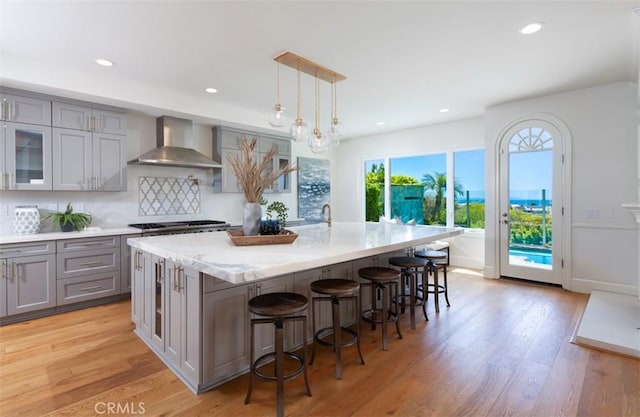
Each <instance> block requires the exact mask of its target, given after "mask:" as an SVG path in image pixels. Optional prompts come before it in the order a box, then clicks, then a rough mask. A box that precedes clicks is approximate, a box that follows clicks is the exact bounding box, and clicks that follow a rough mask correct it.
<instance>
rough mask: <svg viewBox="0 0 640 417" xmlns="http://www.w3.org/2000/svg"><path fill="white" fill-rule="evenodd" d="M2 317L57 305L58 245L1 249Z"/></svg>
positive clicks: (39, 244)
mask: <svg viewBox="0 0 640 417" xmlns="http://www.w3.org/2000/svg"><path fill="white" fill-rule="evenodd" d="M0 263H1V267H2V278H3V279H2V282H0V287H3V288H2V290H1V291H0V296H2V295H4V298H2V299H1V300H0V317H3V316H10V315H14V314H21V313H27V312H30V311H36V310H41V309H45V308H49V307H55V305H56V290H55V243H54V242H38V243H25V244H8V245H1V246H0Z"/></svg>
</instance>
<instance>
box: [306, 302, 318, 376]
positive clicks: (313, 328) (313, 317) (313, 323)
mask: <svg viewBox="0 0 640 417" xmlns="http://www.w3.org/2000/svg"><path fill="white" fill-rule="evenodd" d="M315 301H316V299H315V297H311V306H310V307H311V334H312V335H314V336H315V334H316V315H315V310H316V309H315V306H316V302H315ZM305 325H306V324H305ZM306 331H307V329H306V328H305V329H304V332H306ZM304 344H305V346H306V345H307V339H306V335H305V339H304ZM315 357H316V341H315V339H314V340H313V345H311V360H310V361H309V365H313V360H314V359H315Z"/></svg>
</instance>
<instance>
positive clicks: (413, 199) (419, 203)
mask: <svg viewBox="0 0 640 417" xmlns="http://www.w3.org/2000/svg"><path fill="white" fill-rule="evenodd" d="M385 165H386V166H388V169H389V173H388V174H385ZM386 176H388V178H386ZM385 180H386V181H388V183H387V184H388V185H385ZM447 184H449V185H450V186H453V191H449V192H447ZM484 193H485V185H484V149H476V150H469V151H459V152H446V153H439V154H431V155H416V156H408V157H402V158H390V159H374V160H367V161H365V195H366V201H365V219H366V221H374V222H375V221H378V220H379V218H380V216H386V217H388V218H391V219H397V220H400V221H402V223H407V222H409V221H411V220H413V221H415V222H416V224H425V225H447V226H449V227H453V226H454V225H455V226H462V227H468V228H472V229H484V208H485V201H484ZM448 201H453V203H454V204H447V203H448Z"/></svg>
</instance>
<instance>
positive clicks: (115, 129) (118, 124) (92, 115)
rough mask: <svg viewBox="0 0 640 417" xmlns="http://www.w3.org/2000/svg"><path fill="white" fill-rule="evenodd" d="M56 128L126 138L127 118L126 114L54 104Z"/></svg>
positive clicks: (87, 107)
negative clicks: (109, 134)
mask: <svg viewBox="0 0 640 417" xmlns="http://www.w3.org/2000/svg"><path fill="white" fill-rule="evenodd" d="M51 124H52V125H53V126H54V127H61V128H68V129H74V130H86V131H91V132H102V133H111V134H114V135H122V136H125V135H126V134H127V118H126V115H125V114H124V113H120V112H115V111H110V110H106V109H100V108H95V107H90V106H82V105H77V104H73V103H65V102H59V101H54V102H53V117H52V121H51Z"/></svg>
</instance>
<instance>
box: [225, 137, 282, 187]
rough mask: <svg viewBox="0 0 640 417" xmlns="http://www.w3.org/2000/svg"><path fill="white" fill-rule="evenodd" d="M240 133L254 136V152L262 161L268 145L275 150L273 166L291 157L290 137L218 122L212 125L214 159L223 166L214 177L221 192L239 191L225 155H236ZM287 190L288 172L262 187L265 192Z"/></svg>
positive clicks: (268, 147) (280, 164)
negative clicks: (221, 124)
mask: <svg viewBox="0 0 640 417" xmlns="http://www.w3.org/2000/svg"><path fill="white" fill-rule="evenodd" d="M243 137H246V138H247V139H249V140H252V139H254V138H255V139H256V140H257V145H256V149H255V153H256V156H257V158H259V161H262V159H263V158H264V155H265V154H266V153H267V152H268V150H269V149H270V148H271V146H272V145H276V146H277V149H278V151H277V154H276V155H275V156H274V158H273V162H272V168H273V169H276V168H279V167H284V166H286V165H288V164H289V163H290V161H291V140H290V139H288V138H283V137H278V136H273V135H266V134H263V133H257V132H251V131H247V130H238V129H232V128H227V127H222V126H217V127H214V128H213V138H214V139H213V140H214V144H213V149H214V159H219V160H220V162H221V163H222V166H223V168H222V170H221V172H220V173H216V174H215V175H217V176H219V177H216V178H215V180H216V181H218V182H219V183H220V184H221V186H220V191H222V192H230V193H233V192H242V189H241V188H240V185H239V183H238V180H237V178H236V177H235V174H234V172H233V169H232V168H231V166H230V165H229V159H228V158H229V156H232V155H239V153H240V151H239V143H240V141H241V140H242V138H243ZM290 191H291V174H286V175H283V176H281V177H280V178H278V180H277V181H276V182H275V183H274V184H272V185H271V186H270V187H269V188H267V189H266V190H265V192H266V193H274V192H276V193H284V192H290Z"/></svg>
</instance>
